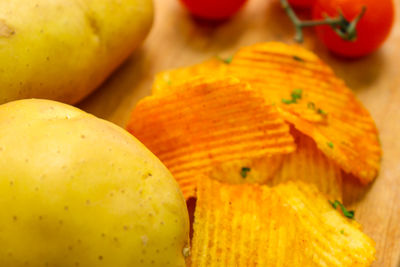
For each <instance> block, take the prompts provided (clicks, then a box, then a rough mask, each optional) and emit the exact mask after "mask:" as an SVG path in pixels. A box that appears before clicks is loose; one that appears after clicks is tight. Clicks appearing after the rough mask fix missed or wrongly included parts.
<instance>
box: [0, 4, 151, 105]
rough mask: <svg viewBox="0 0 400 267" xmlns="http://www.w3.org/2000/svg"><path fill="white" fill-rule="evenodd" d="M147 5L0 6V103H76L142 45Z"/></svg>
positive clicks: (148, 15)
mask: <svg viewBox="0 0 400 267" xmlns="http://www.w3.org/2000/svg"><path fill="white" fill-rule="evenodd" d="M152 20H153V4H152V1H151V0H75V1H68V0H30V1H28V0H12V1H0V103H5V102H8V101H11V100H16V99H21V98H31V97H36V98H47V99H53V100H59V101H62V102H65V103H71V104H72V103H76V102H78V101H79V100H81V99H82V98H83V97H85V96H86V95H88V94H89V93H90V92H92V91H93V90H94V89H95V88H96V87H98V86H99V85H100V84H101V83H102V82H103V81H104V80H105V79H106V78H107V77H108V76H109V75H110V73H111V72H112V71H113V70H114V69H115V68H116V67H117V66H118V65H120V64H121V63H122V62H123V60H125V59H126V58H127V57H128V56H129V55H130V54H131V53H132V52H133V50H134V49H135V48H136V47H137V46H138V45H139V44H140V43H141V42H142V40H143V39H144V38H145V36H146V35H147V33H148V32H149V30H150V27H151V24H152Z"/></svg>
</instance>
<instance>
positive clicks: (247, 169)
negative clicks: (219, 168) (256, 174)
mask: <svg viewBox="0 0 400 267" xmlns="http://www.w3.org/2000/svg"><path fill="white" fill-rule="evenodd" d="M250 170H251V169H250V168H249V167H242V169H241V170H240V176H242V178H243V179H246V177H247V173H248V172H250Z"/></svg>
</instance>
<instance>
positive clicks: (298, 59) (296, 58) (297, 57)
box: [293, 56, 304, 62]
mask: <svg viewBox="0 0 400 267" xmlns="http://www.w3.org/2000/svg"><path fill="white" fill-rule="evenodd" d="M293 59H294V60H296V61H300V62H304V59H302V58H301V57H299V56H293Z"/></svg>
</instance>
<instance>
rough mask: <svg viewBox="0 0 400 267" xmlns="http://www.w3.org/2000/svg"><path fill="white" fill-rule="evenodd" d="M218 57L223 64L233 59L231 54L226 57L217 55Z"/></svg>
mask: <svg viewBox="0 0 400 267" xmlns="http://www.w3.org/2000/svg"><path fill="white" fill-rule="evenodd" d="M218 59H219V60H221V61H222V62H224V63H225V64H231V62H232V60H233V56H230V57H228V58H222V57H218Z"/></svg>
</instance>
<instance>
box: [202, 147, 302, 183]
mask: <svg viewBox="0 0 400 267" xmlns="http://www.w3.org/2000/svg"><path fill="white" fill-rule="evenodd" d="M296 151H297V149H296ZM294 153H296V152H294ZM292 154H293V153H290V154H289V155H292ZM285 157H286V155H266V156H263V157H258V158H246V159H239V160H234V161H228V162H222V163H221V164H218V165H215V166H214V167H213V169H212V170H211V171H210V173H209V174H208V176H209V177H210V178H212V179H215V180H218V181H221V182H226V183H231V184H247V183H256V184H265V183H267V181H270V180H271V179H273V177H275V175H276V173H278V171H279V170H280V169H281V167H282V163H283V162H284V159H285Z"/></svg>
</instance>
